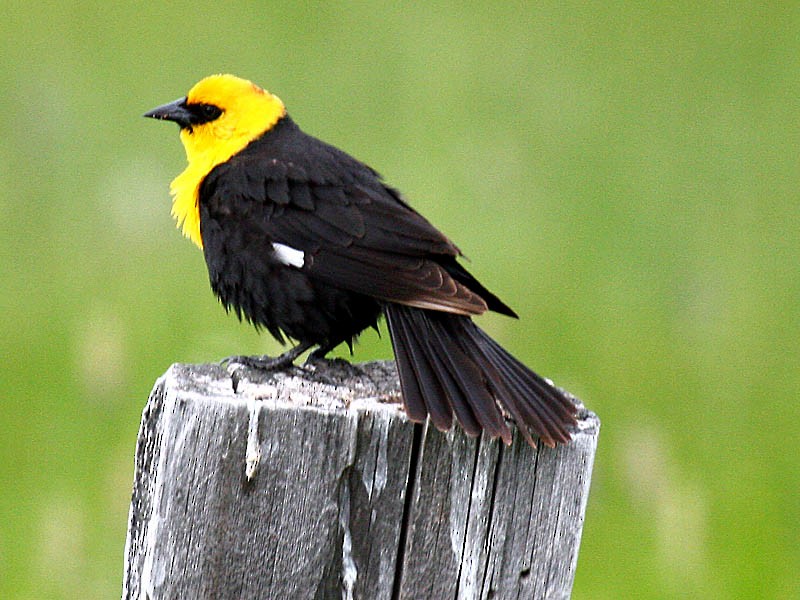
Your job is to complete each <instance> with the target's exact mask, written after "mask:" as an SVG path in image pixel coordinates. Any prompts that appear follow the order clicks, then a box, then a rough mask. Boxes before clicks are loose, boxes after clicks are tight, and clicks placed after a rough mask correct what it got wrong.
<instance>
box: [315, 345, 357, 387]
mask: <svg viewBox="0 0 800 600" xmlns="http://www.w3.org/2000/svg"><path fill="white" fill-rule="evenodd" d="M303 368H304V370H306V371H307V372H309V373H312V374H313V376H314V377H315V378H316V379H319V380H321V381H322V382H323V383H327V384H329V385H341V383H342V380H344V379H356V378H360V377H364V371H363V369H361V368H360V367H358V366H356V365H354V364H352V363H351V362H350V361H348V360H345V359H344V358H338V357H337V358H328V357H326V356H325V354H324V353H321V352H320V350H319V349H318V350H315V351H314V352H312V353H311V354H310V355H309V357H308V359H307V360H306V362H305V364H304V365H303ZM320 368H323V370H324V371H327V372H328V373H329V375H325V374H323V372H321V371H320Z"/></svg>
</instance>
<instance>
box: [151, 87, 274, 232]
mask: <svg viewBox="0 0 800 600" xmlns="http://www.w3.org/2000/svg"><path fill="white" fill-rule="evenodd" d="M285 114H286V108H285V107H284V105H283V102H281V100H280V98H278V97H277V96H275V95H273V94H270V93H269V92H267V91H265V90H263V89H261V88H260V87H258V86H257V85H256V84H254V83H252V82H250V81H247V80H246V79H240V78H239V77H234V76H233V75H212V76H210V77H206V78H205V79H202V80H201V81H199V82H198V83H197V84H195V86H194V87H193V88H192V89H191V90H189V93H188V94H187V95H186V96H185V97H184V98H179V99H178V100H176V101H175V102H170V103H169V104H164V105H163V106H159V107H158V108H155V109H153V110H151V111H150V112H148V113H146V114H145V115H144V116H146V117H152V118H154V119H162V120H166V121H174V122H175V123H177V124H178V125H179V126H180V128H181V133H180V136H181V142H183V147H184V149H185V150H186V159H187V160H188V163H189V164H188V166H187V167H186V170H184V171H183V173H181V174H180V175H178V176H177V177H176V178H175V179H174V180H173V182H172V184H171V185H170V192H171V193H172V196H173V202H172V215H173V216H174V217H175V219H176V221H177V224H178V226H179V227H181V228H182V231H183V234H184V235H185V236H187V237H188V238H190V239H191V240H192V241H193V242H194V243H195V244H197V245H198V246H199V247H200V248H202V247H203V240H202V237H201V235H200V211H199V207H198V205H197V200H198V198H197V194H198V191H199V189H200V184H201V183H202V181H203V179H204V178H205V176H206V175H208V173H209V171H211V169H213V168H214V167H216V166H217V165H219V164H221V163H223V162H225V161H226V160H228V159H229V158H230V157H231V156H233V155H234V154H236V153H237V152H240V151H241V150H243V149H244V148H245V146H247V145H248V144H249V143H250V142H252V141H253V140H254V139H256V138H257V137H259V136H261V135H262V134H263V133H264V132H266V131H268V130H269V129H271V128H272V127H273V126H274V125H275V123H277V122H278V120H279V119H280V118H281V117H282V116H283V115H285Z"/></svg>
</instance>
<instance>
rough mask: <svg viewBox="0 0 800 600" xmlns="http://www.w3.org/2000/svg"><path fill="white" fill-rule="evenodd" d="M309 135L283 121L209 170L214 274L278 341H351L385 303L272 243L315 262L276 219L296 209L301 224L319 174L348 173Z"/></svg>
mask: <svg viewBox="0 0 800 600" xmlns="http://www.w3.org/2000/svg"><path fill="white" fill-rule="evenodd" d="M303 138H304V135H303V134H302V133H301V132H300V131H299V130H298V129H297V128H296V126H294V125H293V124H292V123H291V122H288V123H285V124H282V125H280V126H276V128H275V129H274V130H273V131H271V132H270V135H268V136H265V138H261V139H259V140H257V141H256V142H254V143H252V144H251V145H250V146H248V148H246V149H245V150H244V151H242V152H241V153H240V154H239V155H237V156H235V157H233V158H232V159H230V160H229V161H228V162H226V163H223V164H222V165H219V166H217V167H215V168H214V169H213V170H212V171H211V172H210V173H209V175H208V176H206V178H205V180H204V181H203V183H202V184H201V187H200V191H199V195H198V202H199V210H200V230H201V235H202V239H203V252H204V255H205V259H206V264H207V266H208V273H209V280H210V283H211V288H212V290H213V291H214V293H215V294H216V295H217V296H218V297H219V299H220V301H221V302H222V304H223V306H225V308H226V309H233V310H234V312H235V313H236V314H237V316H239V318H243V317H244V318H246V319H247V320H249V321H251V322H252V323H253V324H254V325H255V326H256V327H264V328H266V329H267V330H268V331H269V332H270V333H271V334H272V335H273V336H274V337H276V338H277V339H278V340H281V341H283V336H284V334H285V335H288V336H289V337H291V338H294V339H296V340H298V341H301V342H305V341H310V342H314V343H316V344H320V345H326V344H338V343H341V342H343V341H346V342H350V341H351V340H352V339H353V338H354V337H355V336H356V335H357V334H358V333H359V332H361V331H362V330H363V329H365V328H366V327H369V326H374V325H375V324H376V323H377V320H378V317H379V315H380V306H379V304H378V302H376V301H375V300H374V299H372V298H368V297H366V296H364V295H362V294H358V293H354V292H351V291H348V290H345V289H341V288H338V287H336V286H332V285H328V284H323V283H321V282H319V281H316V280H315V278H314V277H313V276H311V275H309V273H308V272H307V271H308V269H304V268H303V267H298V266H296V265H291V264H288V265H287V264H286V262H285V260H283V261H282V260H280V259H279V257H278V256H276V252H275V246H274V245H273V244H275V243H278V244H285V245H286V246H287V247H288V248H291V249H293V250H297V251H298V252H301V253H306V254H307V261H308V262H309V263H310V262H311V261H313V255H312V250H313V249H312V248H310V246H309V245H308V243H305V244H301V243H296V241H295V243H294V244H290V243H287V241H288V240H287V238H286V236H282V235H280V232H279V231H275V226H276V220H280V217H281V215H283V214H285V213H286V212H287V211H291V212H296V213H297V214H298V215H299V217H300V223H299V226H300V227H301V228H302V227H303V223H302V220H303V218H302V217H303V215H304V213H308V215H309V216H310V215H311V211H312V210H313V209H315V206H313V204H312V199H311V192H310V186H312V185H315V184H314V180H317V181H319V182H322V181H324V180H325V178H326V176H328V177H329V176H330V175H334V174H335V175H337V177H338V178H341V177H342V172H341V170H340V169H337V168H336V167H333V166H326V163H328V162H330V159H329V158H328V157H325V156H319V155H318V154H319V152H318V151H315V150H314V148H313V147H311V146H312V145H310V144H308V143H307V142H306V141H305V140H304V139H303ZM337 171H338V172H337ZM292 241H294V240H292Z"/></svg>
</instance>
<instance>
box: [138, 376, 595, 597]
mask: <svg viewBox="0 0 800 600" xmlns="http://www.w3.org/2000/svg"><path fill="white" fill-rule="evenodd" d="M258 377H260V378H261V379H258ZM398 400H399V384H398V381H397V375H396V372H395V369H394V364H393V363H391V362H377V363H367V364H362V365H353V366H351V365H347V364H346V363H342V362H338V361H336V362H332V363H318V364H316V365H312V366H306V367H298V368H294V369H292V370H291V371H286V372H279V373H275V374H270V375H264V374H259V373H257V372H253V371H239V372H237V377H236V378H234V379H232V377H231V375H230V374H229V373H228V372H226V371H225V370H224V369H222V368H221V367H218V366H216V365H173V366H172V367H171V368H170V369H169V370H168V371H167V373H166V374H165V375H164V376H163V377H161V378H160V379H159V380H158V382H157V383H156V386H155V388H154V389H153V392H152V394H151V396H150V399H149V401H148V403H147V407H146V408H145V410H144V414H143V417H142V424H141V429H140V432H139V439H138V444H137V449H136V475H135V481H134V487H133V498H132V501H131V509H130V519H129V525H128V538H127V541H126V547H125V555H126V557H125V559H126V563H125V575H124V582H123V598H125V599H137V600H138V599H145V598H148V599H152V600H156V599H162V598H168V599H177V598H191V599H198V598H199V599H205V598H215V599H224V598H241V599H249V598H259V599H260V598H298V599H306V598H308V599H327V598H337V599H340V598H344V599H346V600H349V599H351V598H362V599H380V598H387V599H395V598H408V599H440V598H494V599H495V600H500V599H503V598H568V597H569V595H570V590H571V588H572V582H573V578H574V575H575V566H576V562H577V556H578V547H579V545H580V537H581V529H582V525H583V517H584V511H585V507H586V500H587V496H588V492H589V481H590V477H591V471H592V463H593V459H594V453H595V448H596V445H597V435H598V430H599V426H600V423H599V420H598V419H597V417H596V416H595V415H594V414H592V413H590V412H588V411H586V410H584V409H581V412H580V414H579V428H578V430H577V432H576V434H575V436H574V440H573V442H572V443H570V444H569V445H567V446H562V447H559V448H557V449H556V450H551V449H549V448H539V449H533V448H531V447H529V446H528V445H527V444H526V443H525V441H524V440H523V439H522V438H521V436H519V435H518V434H517V432H515V435H514V443H513V444H512V445H511V446H510V447H506V446H504V445H503V444H502V443H500V442H499V441H495V442H491V441H489V440H485V439H481V438H478V439H471V438H468V437H466V436H465V435H464V434H463V433H462V432H461V431H460V430H459V429H457V428H456V429H454V430H453V431H451V432H449V433H447V434H442V433H440V432H438V431H436V430H435V429H434V428H433V427H427V426H420V425H414V424H412V423H410V422H409V421H408V420H407V419H406V418H405V415H404V413H403V412H402V410H401V408H400V405H399V404H398Z"/></svg>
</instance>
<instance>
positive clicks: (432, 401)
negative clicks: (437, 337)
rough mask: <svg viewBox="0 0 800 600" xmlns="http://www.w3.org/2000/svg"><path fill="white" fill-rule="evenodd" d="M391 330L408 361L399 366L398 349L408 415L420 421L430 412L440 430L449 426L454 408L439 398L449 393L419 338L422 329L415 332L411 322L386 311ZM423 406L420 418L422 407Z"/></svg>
mask: <svg viewBox="0 0 800 600" xmlns="http://www.w3.org/2000/svg"><path fill="white" fill-rule="evenodd" d="M387 316H388V319H387V320H388V322H389V331H390V335H391V336H392V340H394V339H395V338H396V339H397V340H398V341H399V343H400V346H403V347H404V350H405V355H406V356H405V357H406V358H407V360H408V362H407V364H406V365H405V366H404V367H403V368H400V366H399V362H400V360H401V359H397V357H398V353H397V352H396V351H395V359H397V360H398V373H399V374H400V387H401V389H402V392H403V401H404V402H405V405H406V410H407V411H408V415H409V417H411V418H412V419H413V420H415V421H418V422H421V421H424V420H425V416H427V415H428V414H429V415H430V417H431V421H432V422H433V424H434V425H435V426H436V428H437V429H441V430H446V429H450V427H451V426H452V424H453V410H452V407H451V406H450V403H449V402H442V401H439V400H437V399H439V398H447V394H446V393H445V391H444V388H443V386H442V384H441V382H440V380H439V376H438V375H437V372H436V369H435V365H434V364H433V363H432V361H431V360H430V359H429V358H428V357H427V349H426V347H425V344H424V343H423V342H421V341H420V340H419V339H418V337H417V336H418V335H419V332H415V331H414V330H413V328H412V327H411V323H409V322H408V321H406V320H405V319H402V318H397V317H395V316H394V315H391V314H390V313H389V312H388V311H387ZM410 373H413V378H414V379H415V381H410V380H409V379H408V376H409V375H410ZM409 406H412V407H414V411H413V414H412V412H411V411H409V410H408V409H409ZM420 406H422V407H424V409H423V411H422V417H421V418H420V412H419V407H420Z"/></svg>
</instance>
